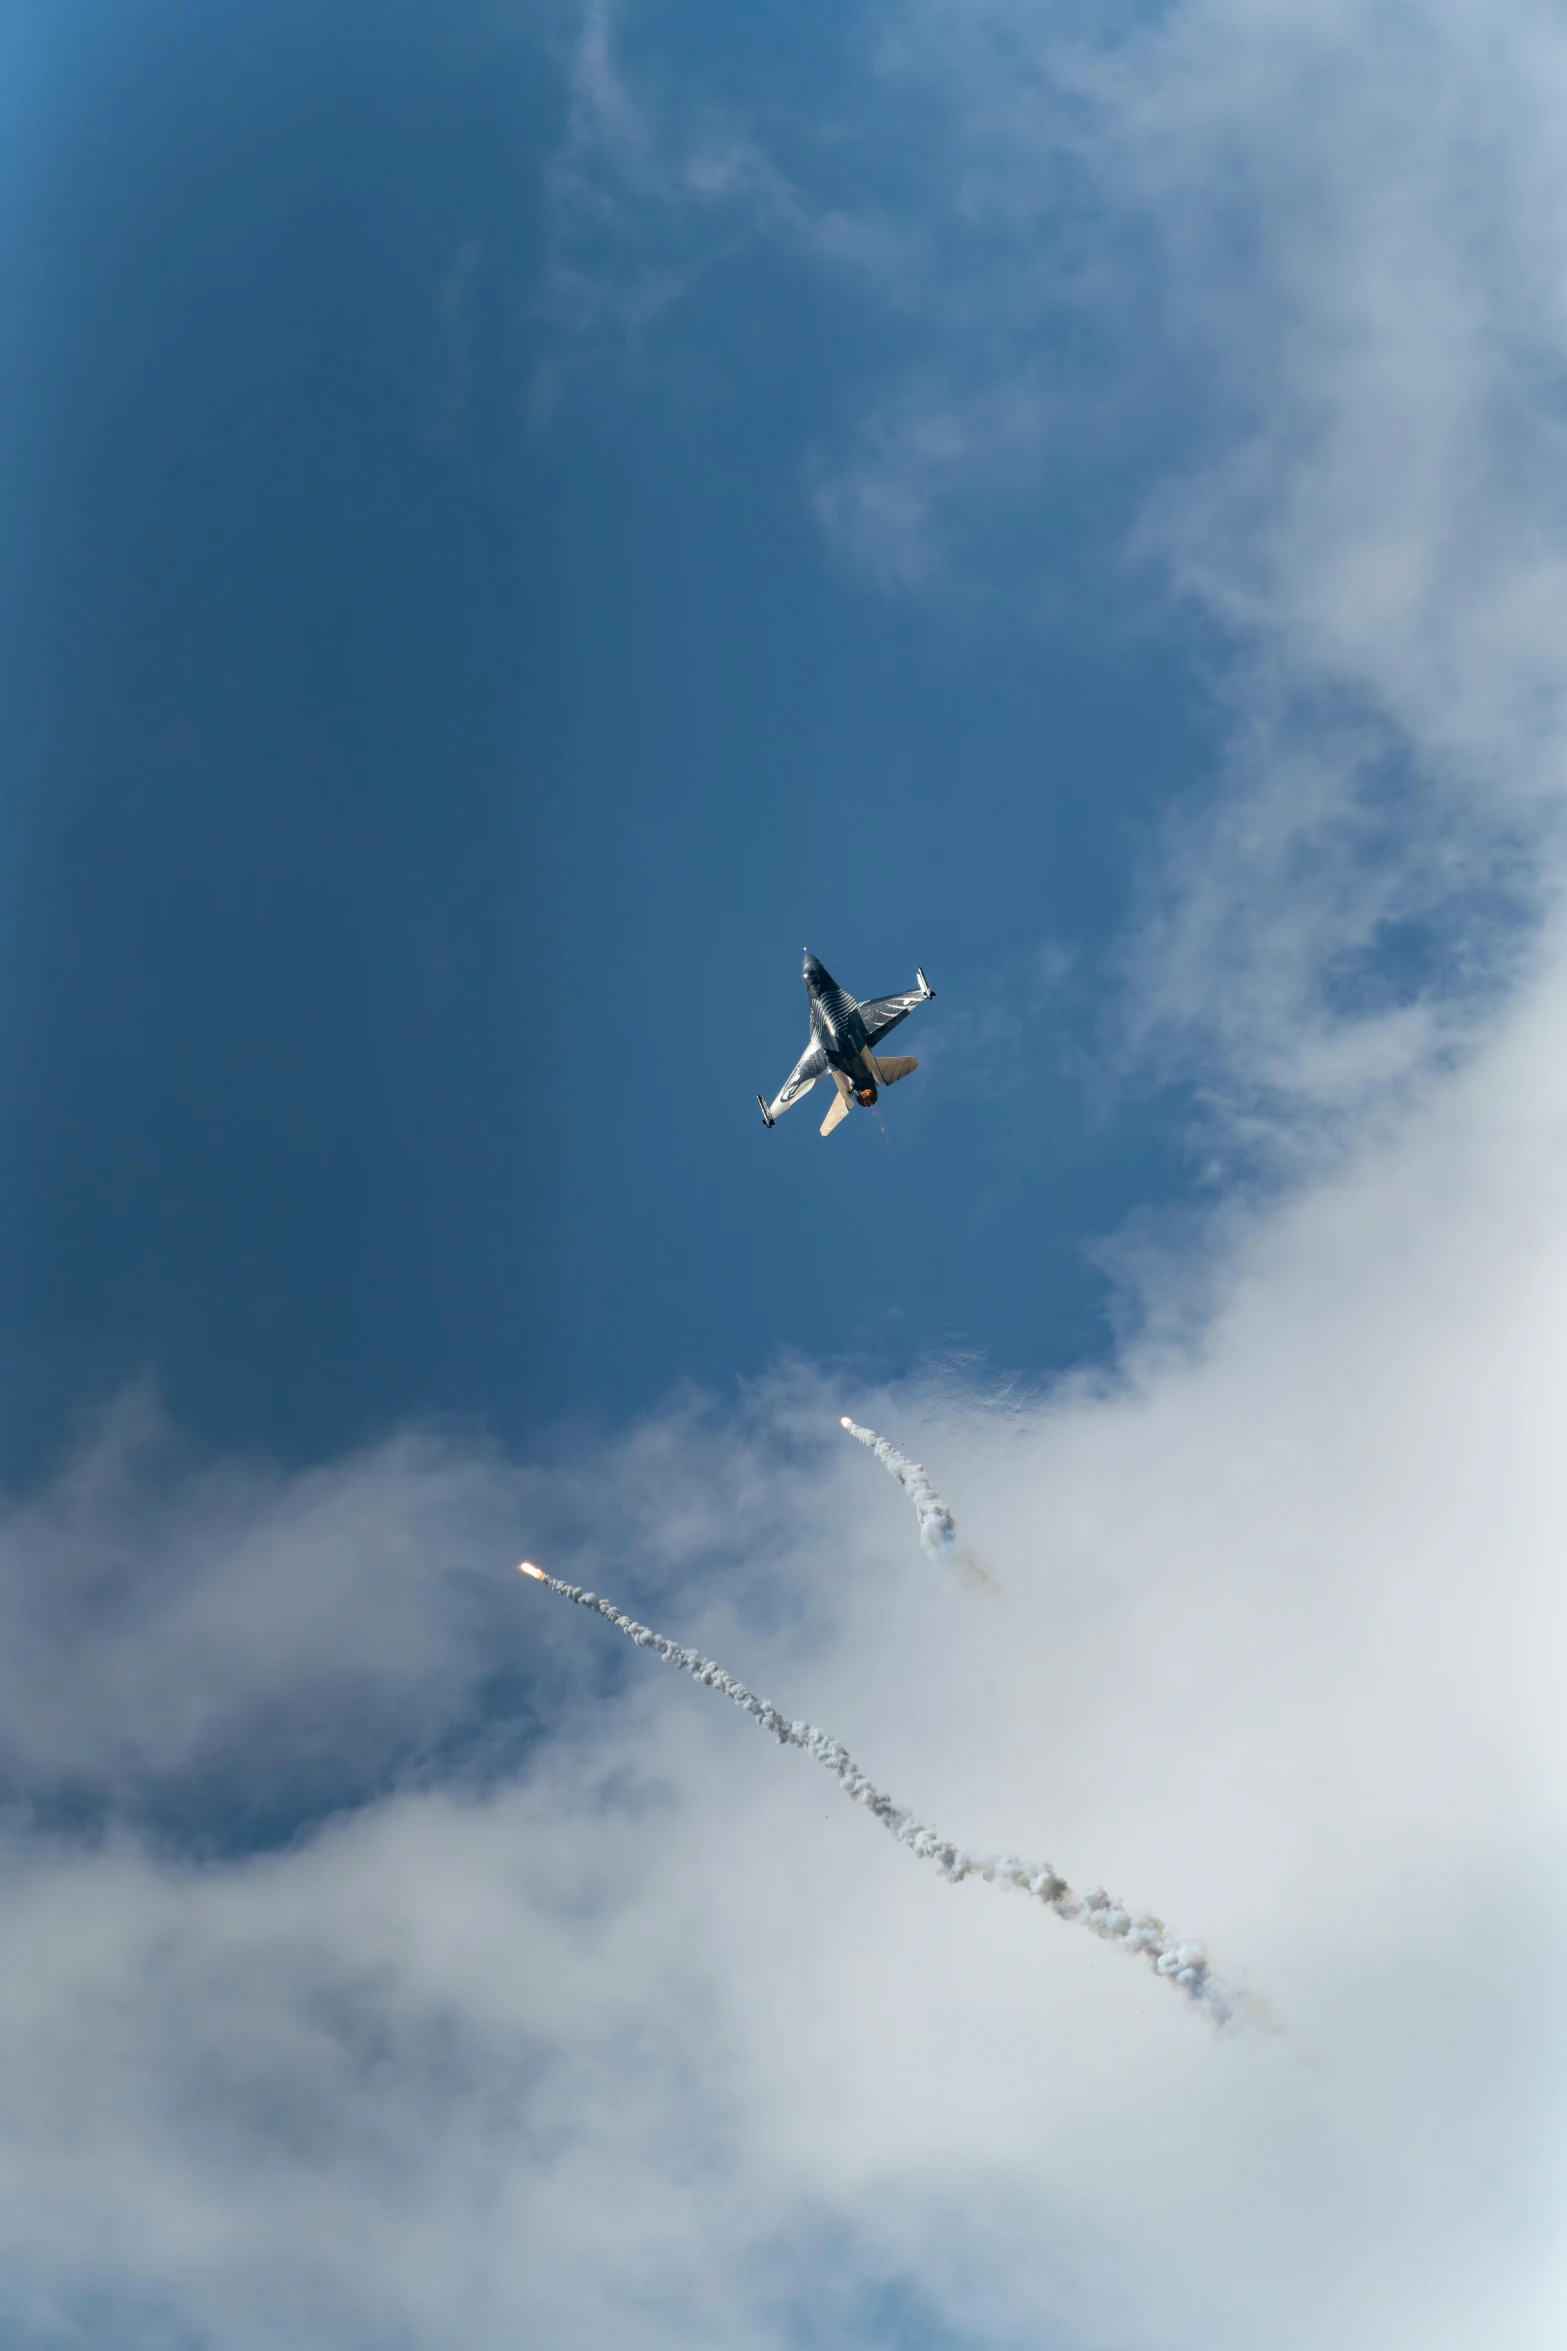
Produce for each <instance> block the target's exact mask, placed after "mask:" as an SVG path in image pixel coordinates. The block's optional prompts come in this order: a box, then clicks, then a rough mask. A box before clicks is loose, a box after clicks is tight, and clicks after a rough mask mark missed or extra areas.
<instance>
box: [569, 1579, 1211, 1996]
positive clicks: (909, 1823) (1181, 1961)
mask: <svg viewBox="0 0 1567 2351" xmlns="http://www.w3.org/2000/svg"><path fill="white" fill-rule="evenodd" d="M522 1573H523V1574H524V1575H525V1576H532V1577H533V1578H534V1579H535V1580H536V1581H537V1582H538V1583H541V1584H548V1586H549V1588H550V1590H551V1591H552V1592H558V1593H559V1594H560V1596H561V1598H562V1599H563V1600H574V1601H575V1602H576V1604H577V1606H578V1607H579V1608H591V1609H593V1610H594V1611H595V1612H596V1614H598V1615H599V1616H602V1617H603V1618H604V1620H605V1622H606V1623H608V1624H612V1625H613V1626H614V1628H615V1630H616V1632H617V1633H624V1634H625V1636H626V1638H627V1640H628V1641H635V1643H636V1645H637V1647H638V1648H639V1649H654V1650H656V1651H657V1652H658V1655H659V1656H660V1657H662V1658H663V1660H664V1662H665V1664H666V1665H676V1666H678V1667H679V1668H680V1670H681V1672H682V1673H688V1674H690V1675H691V1677H692V1679H693V1680H695V1681H699V1682H703V1683H705V1684H706V1686H707V1687H708V1688H709V1689H710V1690H721V1691H722V1692H723V1694H724V1696H725V1697H726V1698H729V1699H732V1700H733V1702H734V1704H735V1705H736V1706H742V1707H744V1709H745V1711H746V1713H747V1714H749V1715H751V1716H752V1717H753V1718H754V1720H755V1721H757V1722H759V1723H760V1724H761V1726H762V1728H763V1730H764V1731H771V1733H772V1735H773V1737H774V1738H775V1739H776V1740H778V1742H779V1744H780V1745H781V1746H784V1747H803V1748H804V1749H805V1751H806V1753H807V1754H808V1755H814V1756H815V1758H816V1760H817V1762H818V1763H819V1764H821V1765H822V1766H823V1768H824V1769H825V1770H827V1771H830V1772H831V1773H832V1775H833V1777H834V1779H836V1780H837V1781H838V1783H839V1785H840V1787H841V1788H842V1789H843V1792H844V1794H845V1795H846V1796H847V1797H849V1798H850V1800H851V1801H852V1802H853V1803H855V1804H863V1805H864V1806H865V1809H866V1811H867V1812H870V1813H873V1814H874V1815H875V1817H876V1818H877V1820H879V1821H880V1822H881V1825H882V1827H883V1828H884V1829H886V1830H887V1831H888V1832H889V1833H890V1834H891V1835H892V1836H894V1837H896V1838H897V1840H898V1842H899V1844H900V1845H907V1846H908V1848H909V1850H910V1851H911V1852H912V1853H916V1854H918V1856H919V1858H920V1859H921V1860H922V1861H933V1862H934V1863H935V1864H936V1867H937V1868H938V1869H939V1870H940V1871H941V1874H942V1876H943V1877H945V1878H950V1879H951V1881H952V1883H953V1884H954V1885H957V1884H958V1883H959V1882H960V1880H962V1879H963V1878H968V1877H977V1878H983V1879H984V1880H985V1882H986V1884H987V1885H992V1886H1016V1887H1017V1888H1018V1889H1019V1890H1020V1891H1021V1892H1022V1893H1025V1894H1031V1895H1032V1896H1033V1898H1034V1900H1035V1901H1036V1902H1042V1903H1043V1904H1044V1905H1045V1907H1046V1909H1047V1910H1053V1911H1054V1912H1055V1913H1056V1915H1057V1917H1058V1918H1075V1919H1078V1920H1079V1921H1080V1922H1081V1923H1082V1924H1083V1925H1084V1926H1086V1927H1090V1928H1091V1929H1092V1930H1093V1932H1094V1933H1095V1934H1096V1935H1098V1936H1099V1937H1100V1938H1101V1940H1102V1941H1104V1942H1106V1943H1118V1944H1119V1945H1120V1947H1121V1949H1122V1950H1123V1951H1130V1952H1132V1953H1134V1954H1135V1955H1138V1956H1140V1957H1142V1958H1144V1959H1146V1960H1147V1961H1148V1964H1149V1966H1150V1967H1151V1968H1152V1969H1153V1971H1154V1974H1155V1975H1160V1976H1166V1977H1168V1978H1169V1980H1170V1981H1171V1982H1172V1983H1174V1984H1177V1985H1178V1986H1179V1987H1180V1989H1181V1990H1182V1991H1183V1992H1184V1993H1185V1994H1186V1995H1187V1997H1188V1999H1191V2000H1194V2001H1195V2002H1196V2003H1197V2005H1198V2006H1199V2007H1200V2008H1204V2009H1206V2010H1207V2012H1208V2014H1209V2015H1210V2016H1211V2017H1212V2018H1213V2020H1214V2022H1215V2023H1216V2024H1229V2023H1230V2022H1231V2021H1232V2020H1233V2019H1234V2018H1235V2017H1236V2015H1237V2014H1238V2013H1239V2012H1240V2009H1241V2005H1242V2001H1243V1999H1244V1997H1245V1996H1244V1995H1243V1994H1241V1993H1239V1992H1237V1991H1235V1990H1234V1989H1233V1988H1232V1987H1231V1986H1230V1985H1229V1984H1226V1983H1225V1982H1224V1981H1223V1979H1222V1978H1221V1977H1219V1976H1216V1975H1215V1974H1214V1973H1213V1971H1212V1969H1211V1968H1210V1967H1209V1965H1208V1961H1207V1958H1206V1956H1205V1955H1204V1952H1203V1949H1202V1946H1201V1944H1200V1943H1182V1942H1177V1941H1176V1939H1175V1937H1174V1936H1173V1935H1171V1934H1169V1933H1168V1932H1167V1931H1166V1928H1165V1924H1164V1921H1163V1919H1162V1918H1155V1917H1153V1916H1152V1915H1151V1913H1149V1912H1147V1911H1144V1912H1141V1913H1139V1914H1138V1915H1137V1916H1135V1917H1134V1916H1133V1915H1132V1913H1131V1912H1130V1911H1129V1910H1127V1908H1126V1907H1125V1905H1124V1904H1123V1903H1120V1902H1117V1901H1114V1900H1113V1899H1112V1898H1111V1896H1110V1895H1108V1894H1107V1893H1106V1892H1105V1891H1104V1889H1103V1887H1102V1886H1095V1887H1093V1888H1092V1889H1091V1890H1090V1891H1089V1892H1088V1893H1086V1894H1074V1893H1073V1891H1072V1889H1071V1887H1070V1886H1069V1885H1068V1884H1067V1882H1066V1880H1065V1878H1063V1877H1060V1876H1058V1875H1057V1873H1056V1871H1055V1870H1053V1869H1051V1868H1050V1867H1049V1866H1048V1865H1046V1866H1044V1867H1042V1868H1036V1867H1034V1866H1033V1865H1032V1864H1031V1863H1029V1862H1026V1861H1019V1860H1018V1859H1017V1858H1016V1856H1015V1855H1013V1854H1010V1853H1004V1854H1002V1855H1001V1856H1000V1857H999V1858H992V1857H991V1856H989V1855H984V1854H975V1853H965V1852H964V1851H963V1850H962V1848H961V1847H960V1846H957V1845H951V1844H948V1842H947V1840H946V1839H945V1837H940V1836H938V1835H937V1833H936V1831H935V1830H934V1829H931V1828H927V1827H926V1826H925V1824H924V1823H923V1822H922V1821H918V1820H916V1819H915V1817H914V1815H913V1813H912V1812H905V1811H904V1809H903V1807H902V1806H901V1805H899V1804H894V1802H893V1800H892V1798H891V1797H890V1796H887V1795H884V1794H883V1793H882V1791H881V1789H880V1788H878V1787H877V1786H875V1784H874V1783H873V1782H872V1781H870V1780H868V1779H867V1778H866V1776H865V1774H864V1772H863V1771H861V1769H860V1767H859V1765H858V1764H857V1763H856V1762H855V1760H854V1758H853V1756H852V1755H850V1753H849V1751H848V1749H847V1748H846V1747H843V1746H840V1745H839V1743H838V1741H837V1740H836V1739H832V1738H829V1737H828V1735H827V1733H826V1732H825V1731H819V1730H817V1728H816V1727H815V1725H814V1724H813V1723H808V1722H789V1721H787V1720H786V1719H785V1717H784V1716H783V1715H781V1714H780V1713H779V1711H778V1709H777V1707H776V1706H770V1705H769V1704H768V1702H767V1700H766V1699H765V1698H758V1697H757V1696H756V1695H755V1694H754V1692H752V1691H750V1690H748V1689H747V1688H746V1687H745V1684H744V1683H743V1682H737V1681H736V1680H735V1678H734V1676H733V1675H732V1674H727V1673H725V1671H724V1669H723V1667H722V1666H721V1665H716V1664H715V1663H714V1662H713V1660H712V1658H711V1657H704V1656H702V1654H701V1653H700V1651H699V1650H696V1649H682V1648H681V1646H680V1644H679V1642H678V1641H666V1640H665V1638H664V1636H663V1634H662V1633H655V1632H653V1631H652V1630H651V1628H650V1627H649V1626H647V1625H645V1624H638V1623H637V1621H636V1619H635V1617H630V1616H626V1615H625V1614H623V1612H622V1611H621V1610H620V1609H618V1608H615V1607H613V1606H612V1605H611V1603H610V1602H609V1601H608V1600H601V1599H600V1598H599V1596H598V1594H597V1593H596V1592H585V1591H584V1590H583V1588H582V1586H581V1585H580V1584H566V1583H562V1582H561V1581H560V1579H559V1577H557V1576H552V1575H546V1574H545V1572H544V1570H543V1568H542V1567H535V1566H534V1565H533V1562H532V1561H531V1560H529V1559H525V1560H524V1561H523V1562H522Z"/></svg>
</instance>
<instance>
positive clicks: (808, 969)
mask: <svg viewBox="0 0 1567 2351" xmlns="http://www.w3.org/2000/svg"><path fill="white" fill-rule="evenodd" d="M822 970H823V966H822V965H821V964H819V963H818V962H817V960H816V958H815V956H814V955H813V954H812V953H811V951H810V949H809V947H807V949H806V951H805V973H804V976H805V978H806V979H807V980H819V979H820V978H821V976H822Z"/></svg>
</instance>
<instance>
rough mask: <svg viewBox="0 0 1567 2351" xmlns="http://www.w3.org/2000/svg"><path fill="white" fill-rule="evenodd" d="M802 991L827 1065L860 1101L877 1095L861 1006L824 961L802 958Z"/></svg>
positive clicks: (868, 1099) (873, 1099)
mask: <svg viewBox="0 0 1567 2351" xmlns="http://www.w3.org/2000/svg"><path fill="white" fill-rule="evenodd" d="M805 994H806V1000H807V1002H808V1003H809V1005H810V1012H811V1035H812V1036H813V1037H814V1038H815V1039H816V1041H817V1043H818V1044H819V1045H820V1046H821V1049H822V1051H823V1052H824V1053H825V1054H826V1056H827V1063H828V1067H829V1068H831V1069H840V1070H842V1072H843V1074H844V1076H845V1077H846V1078H847V1079H848V1081H849V1083H850V1085H851V1086H852V1087H853V1089H854V1091H855V1094H856V1096H857V1097H858V1099H859V1100H860V1101H861V1102H863V1103H867V1104H869V1103H871V1102H874V1101H875V1099H876V1077H875V1073H874V1071H872V1070H871V1069H870V1068H869V1067H868V1066H867V1064H866V1060H865V1056H866V1054H867V1053H868V1051H869V1050H870V1040H869V1038H868V1037H867V1036H866V1034H865V1023H864V1021H863V1020H862V1018H861V1017H860V1008H859V1006H858V1005H857V1004H856V1003H855V1001H854V998H853V997H852V996H846V995H845V994H844V992H843V990H842V988H840V987H839V985H838V983H837V981H836V980H835V979H834V978H833V976H832V973H831V972H830V971H829V970H828V969H827V966H826V965H825V964H824V963H818V962H817V960H816V957H815V956H814V955H807V957H806V958H805Z"/></svg>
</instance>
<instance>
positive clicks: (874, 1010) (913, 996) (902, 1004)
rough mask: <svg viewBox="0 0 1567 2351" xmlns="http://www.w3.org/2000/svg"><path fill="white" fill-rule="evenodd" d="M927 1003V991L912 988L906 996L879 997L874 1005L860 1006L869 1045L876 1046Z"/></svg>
mask: <svg viewBox="0 0 1567 2351" xmlns="http://www.w3.org/2000/svg"><path fill="white" fill-rule="evenodd" d="M926 1001H927V991H926V990H925V989H923V988H910V990H909V992H908V994H907V995H906V996H878V997H877V998H876V999H875V1001H874V1003H871V1004H862V1005H861V1006H860V1018H861V1020H863V1021H864V1023H865V1035H866V1040H867V1042H868V1043H870V1044H872V1045H874V1044H875V1043H876V1042H877V1041H878V1039H880V1038H882V1037H885V1036H887V1035H889V1034H890V1033H891V1031H892V1030H893V1029H895V1028H896V1027H897V1025H898V1023H899V1021H900V1020H907V1019H908V1017H909V1014H910V1013H911V1012H914V1011H917V1010H918V1008H919V1006H920V1005H922V1004H923V1003H925V1002H926Z"/></svg>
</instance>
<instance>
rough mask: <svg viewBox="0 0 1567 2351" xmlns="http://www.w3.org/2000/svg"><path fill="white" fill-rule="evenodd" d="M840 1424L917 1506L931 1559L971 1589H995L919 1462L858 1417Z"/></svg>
mask: <svg viewBox="0 0 1567 2351" xmlns="http://www.w3.org/2000/svg"><path fill="white" fill-rule="evenodd" d="M841 1425H842V1426H843V1427H844V1428H846V1429H847V1430H848V1432H849V1434H850V1436H851V1437H853V1438H855V1439H857V1441H858V1442H859V1443H860V1444H862V1445H864V1446H867V1447H868V1448H869V1450H870V1451H871V1452H872V1453H874V1454H875V1456H876V1458H877V1460H878V1461H879V1462H880V1463H881V1465H882V1468H883V1469H884V1470H886V1471H887V1472H888V1474H889V1475H890V1476H892V1477H895V1478H896V1479H897V1481H898V1483H899V1485H900V1486H901V1487H902V1488H903V1491H904V1492H905V1493H906V1494H907V1495H908V1497H909V1500H910V1501H911V1502H912V1503H913V1505H914V1515H915V1517H916V1518H917V1519H918V1520H919V1522H920V1548H921V1549H922V1550H923V1551H924V1552H925V1553H926V1555H927V1557H929V1558H931V1559H939V1560H940V1561H942V1563H943V1564H944V1565H945V1566H948V1567H953V1568H955V1569H956V1570H957V1572H958V1575H959V1576H960V1577H961V1579H962V1581H963V1582H964V1583H965V1584H968V1585H969V1586H970V1587H971V1588H972V1589H976V1590H977V1589H981V1588H983V1589H984V1590H986V1591H989V1592H992V1593H993V1592H994V1591H995V1588H996V1579H995V1577H994V1576H993V1575H992V1574H991V1572H990V1570H989V1568H988V1567H986V1565H985V1563H984V1561H983V1560H980V1559H976V1558H975V1556H974V1554H973V1552H972V1551H960V1550H959V1549H958V1530H957V1525H956V1522H955V1521H954V1519H953V1516H952V1513H951V1511H950V1510H949V1509H948V1508H947V1505H946V1504H945V1502H943V1500H942V1499H941V1496H940V1495H939V1494H938V1493H937V1491H936V1489H935V1487H934V1486H933V1485H932V1484H931V1482H930V1480H929V1478H928V1477H927V1476H926V1475H925V1471H924V1468H923V1467H922V1465H921V1464H920V1463H919V1462H917V1461H911V1460H910V1459H909V1457H908V1455H907V1454H906V1453H904V1452H902V1451H900V1449H899V1448H898V1447H897V1446H896V1445H894V1444H893V1442H892V1440H891V1438H890V1437H878V1436H877V1434H876V1431H875V1430H874V1429H862V1428H861V1426H860V1424H859V1422H858V1421H857V1420H851V1419H850V1418H849V1416H848V1414H847V1413H845V1414H844V1416H843V1420H842V1423H841Z"/></svg>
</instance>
